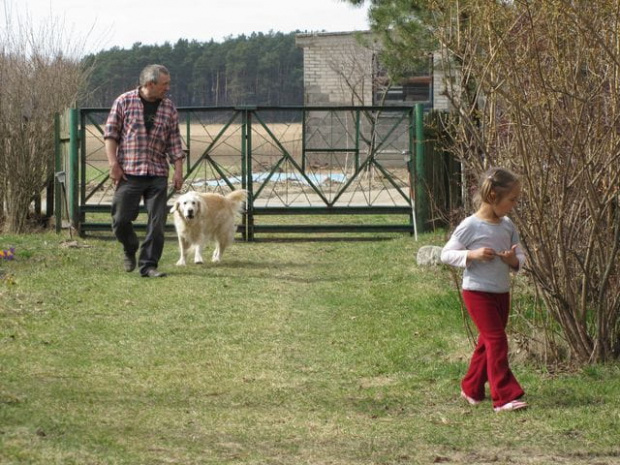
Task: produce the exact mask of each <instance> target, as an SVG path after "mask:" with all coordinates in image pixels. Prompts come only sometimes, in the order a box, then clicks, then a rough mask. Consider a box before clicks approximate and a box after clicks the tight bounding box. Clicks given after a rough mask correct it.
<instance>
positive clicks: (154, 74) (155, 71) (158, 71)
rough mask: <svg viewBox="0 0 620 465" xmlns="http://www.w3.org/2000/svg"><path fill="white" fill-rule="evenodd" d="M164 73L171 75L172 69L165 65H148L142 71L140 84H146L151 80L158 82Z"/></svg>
mask: <svg viewBox="0 0 620 465" xmlns="http://www.w3.org/2000/svg"><path fill="white" fill-rule="evenodd" d="M162 74H165V75H166V76H170V71H168V69H167V68H166V67H165V66H164V65H147V66H146V67H145V68H144V69H143V70H142V72H141V73H140V85H141V86H145V85H147V84H148V83H149V82H152V83H155V84H157V82H159V76H161V75H162Z"/></svg>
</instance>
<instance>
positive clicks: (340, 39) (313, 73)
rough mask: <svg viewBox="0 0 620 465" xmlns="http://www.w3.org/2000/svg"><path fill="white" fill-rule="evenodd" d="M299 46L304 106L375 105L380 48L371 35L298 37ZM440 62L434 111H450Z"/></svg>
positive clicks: (435, 79)
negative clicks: (301, 51)
mask: <svg viewBox="0 0 620 465" xmlns="http://www.w3.org/2000/svg"><path fill="white" fill-rule="evenodd" d="M360 38H361V41H360ZM296 43H297V46H299V47H302V48H303V51H304V103H305V105H325V106H338V105H368V106H371V105H373V79H374V72H373V63H374V60H375V56H376V54H377V52H378V50H379V48H380V44H377V43H375V42H373V41H372V35H371V34H370V32H368V31H362V32H330V33H313V34H299V35H297V37H296ZM440 60H441V58H440V54H438V53H437V54H435V57H434V61H435V63H434V73H433V108H434V109H436V110H448V109H449V108H450V104H449V101H448V99H447V97H446V96H445V84H446V83H445V77H444V71H443V67H442V66H441V62H440Z"/></svg>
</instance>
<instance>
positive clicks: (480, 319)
mask: <svg viewBox="0 0 620 465" xmlns="http://www.w3.org/2000/svg"><path fill="white" fill-rule="evenodd" d="M463 300H464V301H465V306H466V307H467V312H468V313H469V316H471V319H472V320H473V322H474V323H475V325H476V327H477V328H478V332H479V333H480V334H479V336H478V344H477V345H476V348H475V349H474V354H473V355H472V358H471V362H470V364H469V370H468V371H467V374H466V375H465V378H463V381H462V382H461V388H462V389H463V392H465V394H467V395H468V396H470V397H472V398H474V399H476V400H482V399H484V385H485V383H486V382H487V381H488V382H489V387H490V390H491V399H492V401H493V406H494V407H499V406H501V405H504V404H506V403H508V402H511V401H513V400H516V399H518V398H519V397H521V396H522V395H523V389H521V386H520V385H519V383H518V382H517V380H516V378H515V377H514V375H513V374H512V371H511V370H510V367H509V366H508V338H507V336H506V325H507V324H508V314H509V312H510V294H509V293H504V294H493V293H490V292H478V291H463Z"/></svg>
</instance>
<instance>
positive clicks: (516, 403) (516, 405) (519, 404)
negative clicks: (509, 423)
mask: <svg viewBox="0 0 620 465" xmlns="http://www.w3.org/2000/svg"><path fill="white" fill-rule="evenodd" d="M527 407H528V405H527V402H523V401H522V400H513V401H512V402H508V403H507V404H504V405H500V406H499V407H493V410H495V411H496V412H508V411H512V410H521V409H524V408H527Z"/></svg>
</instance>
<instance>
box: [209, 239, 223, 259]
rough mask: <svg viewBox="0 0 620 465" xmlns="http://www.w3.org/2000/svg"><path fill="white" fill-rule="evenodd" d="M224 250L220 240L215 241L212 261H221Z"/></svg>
mask: <svg viewBox="0 0 620 465" xmlns="http://www.w3.org/2000/svg"><path fill="white" fill-rule="evenodd" d="M223 251H224V250H223V249H222V246H221V245H220V243H219V242H216V243H215V250H214V251H213V256H212V257H211V261H212V262H213V263H219V262H220V260H221V259H222V252H223Z"/></svg>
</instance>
